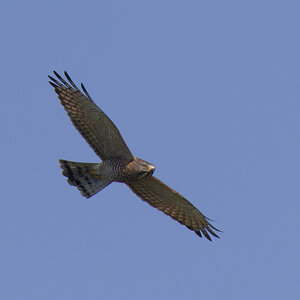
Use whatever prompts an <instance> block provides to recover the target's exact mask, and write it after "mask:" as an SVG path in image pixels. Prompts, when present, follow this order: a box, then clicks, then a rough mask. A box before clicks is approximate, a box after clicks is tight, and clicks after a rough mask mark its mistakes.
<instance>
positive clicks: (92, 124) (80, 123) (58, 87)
mask: <svg viewBox="0 0 300 300" xmlns="http://www.w3.org/2000/svg"><path fill="white" fill-rule="evenodd" d="M54 74H55V76H56V77H57V78H58V80H56V79H54V78H53V77H51V76H49V78H50V79H51V80H52V81H49V83H50V84H51V85H52V86H53V87H54V90H55V92H56V93H57V95H58V98H59V99H60V101H61V104H62V105H63V107H64V108H65V110H66V111H67V113H68V115H69V117H70V119H71V121H72V123H73V125H74V126H75V127H76V128H77V130H78V131H79V132H80V134H81V135H82V136H83V137H84V138H85V140H86V141H87V142H88V143H89V145H90V146H91V147H92V149H93V150H94V151H95V153H96V154H97V155H98V156H99V157H100V158H101V159H102V160H106V159H111V158H122V159H126V160H127V159H128V160H131V159H132V158H133V155H132V154H131V152H130V150H129V148H128V146H127V145H126V143H125V142H124V140H123V138H122V136H121V134H120V132H119V130H118V128H117V127H116V126H115V124H114V123H113V122H112V121H111V120H110V119H109V118H108V116H107V115H106V114H105V113H104V112H103V111H102V110H101V109H100V108H99V107H98V106H97V105H96V104H95V103H94V102H93V100H92V98H91V97H90V95H89V94H88V92H87V91H86V89H85V87H84V86H83V84H81V87H82V90H83V92H84V93H85V95H84V94H83V93H82V92H81V91H80V90H79V89H78V88H77V86H76V85H75V84H74V83H73V81H72V80H71V78H70V76H69V75H68V74H67V72H65V76H66V77H67V79H68V81H69V83H68V82H67V81H65V80H64V79H63V78H62V77H61V76H60V75H58V74H57V73H56V72H55V71H54Z"/></svg>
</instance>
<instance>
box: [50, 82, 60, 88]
mask: <svg viewBox="0 0 300 300" xmlns="http://www.w3.org/2000/svg"><path fill="white" fill-rule="evenodd" d="M48 82H49V83H50V84H51V85H52V86H53V87H54V88H55V89H56V88H58V85H56V84H55V83H53V82H52V81H48Z"/></svg>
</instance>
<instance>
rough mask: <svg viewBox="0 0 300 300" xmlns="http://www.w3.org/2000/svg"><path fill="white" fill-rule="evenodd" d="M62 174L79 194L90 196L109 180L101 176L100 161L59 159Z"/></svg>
mask: <svg viewBox="0 0 300 300" xmlns="http://www.w3.org/2000/svg"><path fill="white" fill-rule="evenodd" d="M59 163H60V167H61V168H62V170H63V172H62V174H63V175H64V176H66V177H68V182H69V184H70V185H74V186H76V187H77V188H78V189H79V191H80V192H81V194H82V195H83V196H84V197H86V198H90V197H91V196H93V195H95V194H96V193H97V192H99V191H101V190H102V189H104V188H105V187H106V186H108V185H109V184H110V183H111V181H109V180H107V179H103V178H101V175H100V174H99V166H100V163H83V162H74V161H68V160H62V159H60V160H59Z"/></svg>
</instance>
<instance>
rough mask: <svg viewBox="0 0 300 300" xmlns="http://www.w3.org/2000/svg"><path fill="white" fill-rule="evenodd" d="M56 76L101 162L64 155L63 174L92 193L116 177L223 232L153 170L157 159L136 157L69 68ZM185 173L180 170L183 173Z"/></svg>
mask: <svg viewBox="0 0 300 300" xmlns="http://www.w3.org/2000/svg"><path fill="white" fill-rule="evenodd" d="M54 74H55V76H56V77H57V79H55V78H53V77H51V76H49V78H50V80H51V81H49V83H50V84H51V85H52V86H53V87H54V91H55V92H56V93H57V95H58V98H59V99H60V101H61V104H62V105H63V107H64V109H65V110H66V111H67V113H68V115H69V117H70V119H71V121H72V123H73V125H74V126H75V127H76V129H77V130H78V131H79V132H80V134H81V135H82V137H83V138H84V139H85V140H86V141H87V142H88V144H89V145H90V146H91V147H92V149H93V150H94V151H95V153H96V154H97V155H98V156H99V157H100V158H101V160H102V162H98V163H86V162H73V161H67V160H59V162H60V166H61V168H62V170H63V172H62V173H63V175H64V176H66V177H67V178H68V182H69V184H71V185H74V186H76V187H77V188H78V189H79V190H80V192H81V194H82V195H83V196H84V197H86V198H89V197H91V196H93V195H95V194H96V193H97V192H99V191H101V190H102V189H104V188H105V187H106V186H108V185H109V184H110V183H112V182H114V181H115V182H122V183H125V184H126V185H127V186H128V187H129V188H130V189H131V190H132V191H133V192H134V193H135V194H136V195H137V196H138V197H140V198H141V199H142V200H144V201H146V202H147V203H149V204H150V205H151V206H153V207H155V208H157V209H159V210H161V211H162V212H164V213H165V214H166V215H168V216H170V217H172V218H173V219H175V220H176V221H178V222H179V223H181V224H183V225H185V226H186V227H187V228H188V229H190V230H193V231H194V232H195V233H196V234H197V235H198V236H200V237H202V234H203V235H204V236H205V237H206V238H207V239H209V240H211V237H210V236H209V234H211V235H213V236H215V237H217V238H218V235H217V234H216V233H215V232H214V231H213V230H215V231H219V230H218V229H216V228H215V227H214V226H213V225H212V224H211V223H210V222H209V221H210V219H208V218H207V217H205V216H204V215H203V214H202V213H201V212H200V211H199V210H198V209H197V208H196V207H195V206H194V205H193V204H192V203H190V202H189V201H188V200H186V199H185V198H184V197H183V196H181V195H180V194H179V193H177V192H176V191H174V190H173V189H171V188H170V187H169V186H167V185H166V184H165V183H163V182H162V181H160V180H159V179H157V178H156V177H154V176H153V173H154V170H155V167H154V165H153V164H151V163H149V162H147V161H145V160H142V159H140V158H137V157H135V156H134V155H133V154H132V153H131V151H130V150H129V148H128V146H127V145H126V143H125V141H124V140H123V138H122V136H121V134H120V132H119V130H118V128H117V127H116V126H115V124H114V123H113V122H112V121H111V120H110V119H109V117H108V116H107V115H106V114H105V113H104V112H103V111H102V110H101V109H100V108H99V107H98V106H97V105H96V104H95V103H94V101H93V100H92V98H91V97H90V95H89V94H88V92H87V90H86V89H85V87H84V85H83V84H81V88H82V91H83V92H82V91H80V90H79V89H78V87H77V86H76V85H75V84H74V82H73V81H72V79H71V78H70V76H69V75H68V73H67V72H65V73H64V74H65V76H66V79H67V80H65V79H64V78H62V77H61V76H60V75H59V74H58V73H57V72H55V71H54ZM178 174H179V175H180V173H178Z"/></svg>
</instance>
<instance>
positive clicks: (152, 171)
mask: <svg viewBox="0 0 300 300" xmlns="http://www.w3.org/2000/svg"><path fill="white" fill-rule="evenodd" d="M154 171H155V167H154V166H150V168H149V173H150V174H151V175H152V174H153V173H154Z"/></svg>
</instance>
